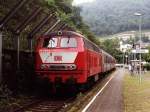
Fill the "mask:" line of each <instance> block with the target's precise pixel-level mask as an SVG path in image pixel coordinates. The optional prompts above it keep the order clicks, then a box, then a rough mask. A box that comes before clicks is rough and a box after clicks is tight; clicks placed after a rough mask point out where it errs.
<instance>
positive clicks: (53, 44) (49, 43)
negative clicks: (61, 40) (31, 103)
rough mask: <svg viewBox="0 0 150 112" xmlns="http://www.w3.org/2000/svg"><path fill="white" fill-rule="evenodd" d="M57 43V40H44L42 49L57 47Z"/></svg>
mask: <svg viewBox="0 0 150 112" xmlns="http://www.w3.org/2000/svg"><path fill="white" fill-rule="evenodd" d="M57 41H58V39H57V38H50V39H49V38H47V39H45V40H44V45H43V46H44V47H47V48H54V47H57Z"/></svg>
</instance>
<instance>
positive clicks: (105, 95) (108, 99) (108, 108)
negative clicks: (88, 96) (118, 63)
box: [86, 69, 125, 112]
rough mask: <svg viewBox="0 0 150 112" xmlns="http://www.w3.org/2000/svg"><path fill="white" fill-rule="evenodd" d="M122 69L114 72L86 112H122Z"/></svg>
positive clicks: (123, 71)
mask: <svg viewBox="0 0 150 112" xmlns="http://www.w3.org/2000/svg"><path fill="white" fill-rule="evenodd" d="M124 74H125V70H124V69H118V70H116V71H115V72H114V73H113V75H114V77H113V78H112V80H110V82H109V83H108V85H107V86H106V87H105V88H104V89H103V91H102V92H101V93H100V94H99V95H98V96H97V97H96V99H95V100H94V102H93V103H92V104H91V105H90V106H89V107H88V109H87V110H86V112H123V76H124Z"/></svg>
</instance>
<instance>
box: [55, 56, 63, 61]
mask: <svg viewBox="0 0 150 112" xmlns="http://www.w3.org/2000/svg"><path fill="white" fill-rule="evenodd" d="M54 61H62V56H54Z"/></svg>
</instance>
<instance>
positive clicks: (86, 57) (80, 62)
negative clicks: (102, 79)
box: [36, 31, 116, 83]
mask: <svg viewBox="0 0 150 112" xmlns="http://www.w3.org/2000/svg"><path fill="white" fill-rule="evenodd" d="M50 35H51V36H50V37H52V36H56V37H58V38H59V40H58V45H57V48H45V47H43V42H44V39H45V38H49V37H48V36H46V37H45V36H43V37H39V41H38V44H37V47H36V73H37V74H39V75H40V76H41V77H48V78H49V80H50V81H51V82H53V83H54V82H55V78H56V77H61V79H62V82H63V83H66V81H67V80H68V79H69V78H70V77H73V78H74V79H76V82H77V83H85V82H87V79H88V78H89V77H92V76H95V75H96V74H101V73H103V72H107V71H109V70H111V69H113V68H114V67H115V62H116V61H115V59H114V58H113V57H112V56H111V55H109V54H108V53H106V52H104V51H103V50H102V49H99V48H98V47H97V46H96V47H95V49H99V51H97V50H95V49H91V48H90V47H89V46H95V44H93V43H92V42H89V41H88V40H87V39H85V38H84V37H83V36H82V35H80V34H78V33H75V32H68V31H65V32H62V37H61V36H60V35H59V36H57V33H52V34H50ZM68 35H69V37H70V38H71V37H74V38H76V40H77V47H76V48H59V45H60V43H59V42H60V39H61V38H63V37H67V36H68ZM39 51H44V52H49V53H51V54H52V53H53V52H66V54H67V53H68V52H77V53H78V54H77V57H76V59H75V62H74V63H72V64H75V65H76V70H71V71H69V70H68V71H66V70H61V71H60V70H55V71H50V70H48V69H47V70H45V71H44V70H41V69H40V67H41V64H43V63H42V60H41V57H40V55H39ZM54 60H55V61H56V62H57V61H62V60H63V59H62V56H54ZM47 64H57V63H47ZM61 64H67V63H59V64H58V65H61Z"/></svg>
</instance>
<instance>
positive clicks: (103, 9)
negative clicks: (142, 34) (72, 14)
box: [81, 0, 150, 35]
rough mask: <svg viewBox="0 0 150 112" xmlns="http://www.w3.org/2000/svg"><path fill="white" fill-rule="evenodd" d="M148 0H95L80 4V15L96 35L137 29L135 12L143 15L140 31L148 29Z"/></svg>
mask: <svg viewBox="0 0 150 112" xmlns="http://www.w3.org/2000/svg"><path fill="white" fill-rule="evenodd" d="M148 4H150V1H149V0H95V2H93V3H87V4H82V5H81V8H82V12H81V15H82V17H83V18H84V20H85V22H86V23H87V24H88V25H89V26H90V28H91V30H92V31H94V32H95V33H96V34H97V35H102V34H114V33H118V32H123V31H129V30H135V29H138V24H139V21H138V19H139V18H138V17H136V16H134V13H135V12H141V13H143V14H144V15H143V18H142V29H150V21H149V19H150V15H149V12H150V8H149V7H150V6H149V5H148Z"/></svg>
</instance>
